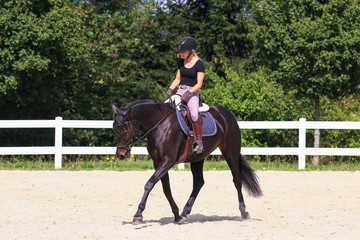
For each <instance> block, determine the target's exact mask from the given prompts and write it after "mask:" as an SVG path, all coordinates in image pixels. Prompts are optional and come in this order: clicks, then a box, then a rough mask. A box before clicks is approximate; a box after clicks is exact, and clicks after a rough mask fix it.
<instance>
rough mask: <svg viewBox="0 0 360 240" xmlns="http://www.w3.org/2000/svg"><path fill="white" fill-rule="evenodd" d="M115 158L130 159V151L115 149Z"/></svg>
mask: <svg viewBox="0 0 360 240" xmlns="http://www.w3.org/2000/svg"><path fill="white" fill-rule="evenodd" d="M116 157H117V158H119V159H120V160H124V159H126V158H130V151H128V150H126V149H117V150H116Z"/></svg>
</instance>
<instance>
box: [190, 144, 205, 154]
mask: <svg viewBox="0 0 360 240" xmlns="http://www.w3.org/2000/svg"><path fill="white" fill-rule="evenodd" d="M203 151H204V146H203V144H202V141H195V142H193V145H192V153H196V154H201V153H202V152H203Z"/></svg>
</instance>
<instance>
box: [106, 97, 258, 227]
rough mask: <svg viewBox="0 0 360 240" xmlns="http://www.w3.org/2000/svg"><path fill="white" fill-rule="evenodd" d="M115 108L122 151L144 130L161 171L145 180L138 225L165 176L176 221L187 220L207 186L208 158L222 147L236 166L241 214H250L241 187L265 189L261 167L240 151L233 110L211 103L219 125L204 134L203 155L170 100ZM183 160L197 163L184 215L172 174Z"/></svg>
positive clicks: (233, 167) (251, 190)
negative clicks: (210, 134) (205, 169)
mask: <svg viewBox="0 0 360 240" xmlns="http://www.w3.org/2000/svg"><path fill="white" fill-rule="evenodd" d="M112 109H113V112H114V114H115V117H114V123H113V131H114V133H115V135H116V138H117V150H116V156H117V157H119V158H120V159H124V158H127V157H129V156H130V151H131V147H132V146H133V144H134V143H135V141H136V137H137V136H139V135H140V133H141V132H142V136H143V137H145V136H146V137H147V150H148V152H149V155H150V157H151V158H152V160H153V161H154V168H155V172H154V174H153V175H152V176H151V178H150V179H149V180H148V181H147V183H146V184H145V191H144V195H143V197H142V199H141V202H140V204H139V206H138V210H137V212H136V213H135V216H134V219H133V223H134V224H139V223H142V221H143V216H142V213H143V211H144V209H145V205H146V200H147V198H148V196H149V193H150V191H151V190H152V189H153V187H154V186H155V184H156V183H157V182H158V181H159V180H161V182H162V186H163V191H164V194H165V196H166V198H167V199H168V201H169V203H170V206H171V209H172V212H173V213H174V216H175V223H178V224H182V223H184V222H185V221H186V220H187V216H188V214H190V212H191V209H192V207H193V204H194V202H195V199H196V197H197V195H198V193H199V191H200V189H201V187H202V186H203V185H204V178H203V163H204V159H205V158H206V157H207V156H208V155H209V154H210V153H211V152H212V151H214V150H215V149H216V148H217V147H219V148H220V150H221V152H222V154H223V156H224V158H225V159H226V162H227V163H228V165H229V167H230V169H231V173H232V176H233V182H234V184H235V187H236V190H237V193H238V199H239V209H240V212H241V217H242V218H244V219H246V218H249V214H248V212H246V207H245V203H244V198H243V194H242V192H241V187H242V185H244V187H245V188H246V189H247V190H248V192H249V194H250V195H252V196H254V197H258V196H261V195H262V192H261V189H260V186H259V183H258V180H257V176H256V174H255V172H254V171H253V169H251V167H250V166H249V164H248V162H247V161H246V160H245V159H244V158H243V156H242V155H241V154H240V148H241V134H240V129H239V126H238V124H237V121H236V120H235V118H234V116H233V115H232V114H231V113H230V112H229V111H228V110H227V109H225V108H223V107H221V106H211V107H210V113H211V114H212V115H213V117H214V119H215V122H216V125H217V134H216V135H215V136H213V137H205V138H203V143H204V152H203V153H201V154H199V155H197V154H192V153H191V151H188V145H189V144H188V143H189V141H187V139H188V137H187V136H186V135H185V134H184V133H183V132H182V130H181V129H180V127H179V125H178V123H177V119H176V116H175V115H176V114H175V111H174V109H173V108H172V107H171V106H170V105H169V104H165V103H162V102H158V101H153V100H139V101H135V102H132V103H130V104H129V105H127V106H126V107H125V108H123V109H121V110H119V109H118V108H117V107H116V106H115V105H112ZM180 162H189V163H191V172H192V175H193V190H192V193H191V195H190V198H189V200H188V201H187V203H186V205H185V207H184V210H183V211H182V213H181V215H180V214H179V208H178V206H177V205H176V203H175V201H174V199H173V197H172V194H171V189H170V182H169V175H168V171H169V169H170V168H171V167H173V166H174V165H175V164H178V163H180Z"/></svg>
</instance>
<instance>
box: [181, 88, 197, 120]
mask: <svg viewBox="0 0 360 240" xmlns="http://www.w3.org/2000/svg"><path fill="white" fill-rule="evenodd" d="M189 89H190V88H188V89H182V88H179V89H178V90H177V92H176V94H178V95H180V96H182V95H183V94H184V93H185V92H186V91H187V90H189ZM186 105H187V107H188V108H189V111H190V116H191V119H192V120H193V121H194V122H195V121H197V120H198V118H199V91H196V92H194V93H192V94H191V95H190V97H189V98H188V99H187V100H186Z"/></svg>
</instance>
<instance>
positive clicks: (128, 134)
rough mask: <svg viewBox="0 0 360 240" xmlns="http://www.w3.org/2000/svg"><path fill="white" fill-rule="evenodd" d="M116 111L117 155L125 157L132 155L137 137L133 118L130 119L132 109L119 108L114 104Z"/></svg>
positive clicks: (121, 157) (114, 110)
mask: <svg viewBox="0 0 360 240" xmlns="http://www.w3.org/2000/svg"><path fill="white" fill-rule="evenodd" d="M112 110H113V112H114V123H113V131H114V133H115V136H116V157H118V158H120V159H125V158H129V157H130V152H131V147H132V144H133V141H134V139H135V137H136V135H137V134H136V133H135V132H134V131H135V130H137V129H135V127H134V124H132V123H131V122H132V120H130V119H129V116H130V109H128V110H119V109H118V108H117V107H116V106H115V105H114V104H113V105H112Z"/></svg>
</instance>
